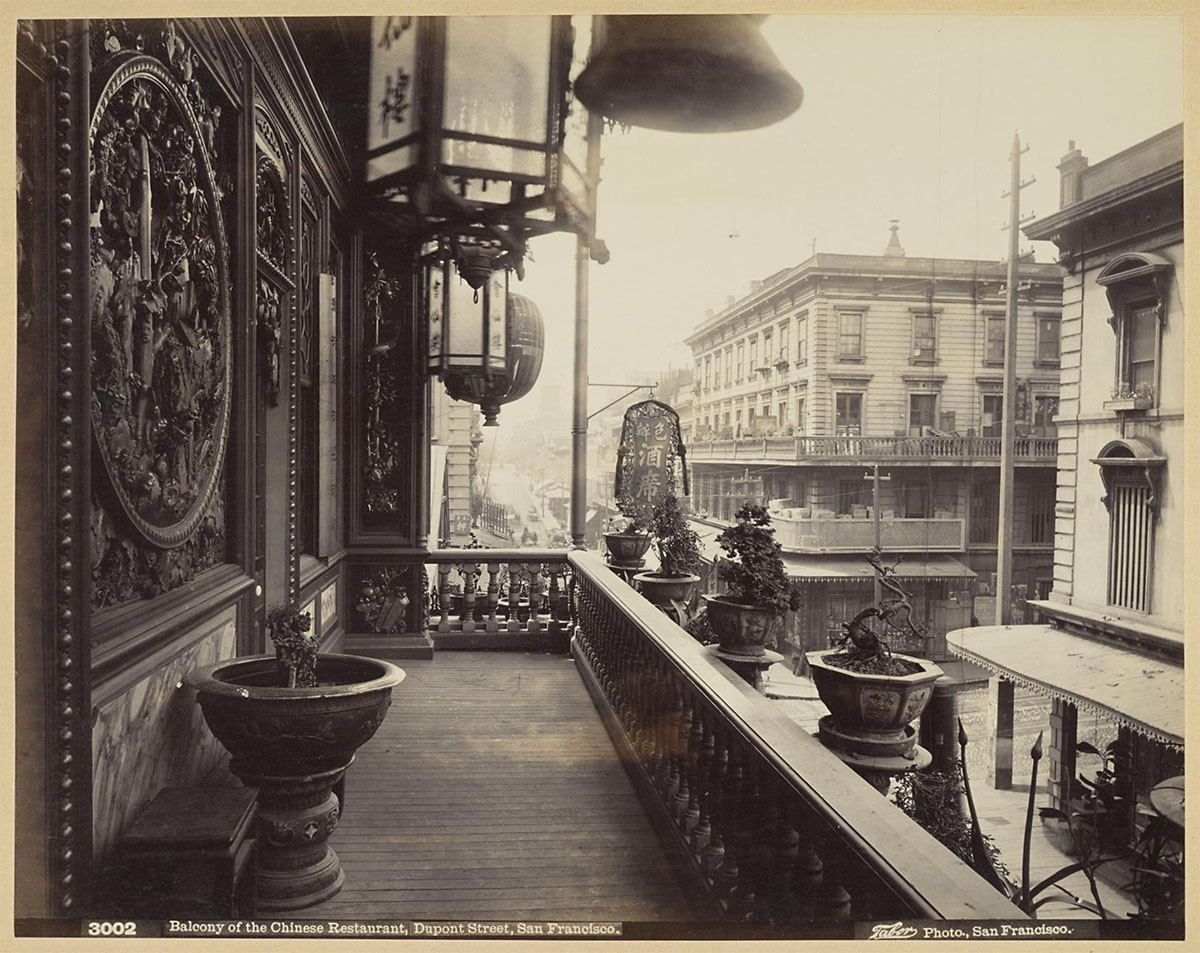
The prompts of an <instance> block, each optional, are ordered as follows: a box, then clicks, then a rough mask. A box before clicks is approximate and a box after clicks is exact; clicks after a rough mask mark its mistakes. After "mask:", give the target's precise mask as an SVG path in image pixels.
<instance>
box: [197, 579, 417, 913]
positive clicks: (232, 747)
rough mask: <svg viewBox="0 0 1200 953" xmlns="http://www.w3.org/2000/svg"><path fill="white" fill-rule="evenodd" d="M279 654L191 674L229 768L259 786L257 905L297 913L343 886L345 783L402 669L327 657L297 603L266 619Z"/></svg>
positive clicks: (280, 607)
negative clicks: (340, 831) (337, 837)
mask: <svg viewBox="0 0 1200 953" xmlns="http://www.w3.org/2000/svg"><path fill="white" fill-rule="evenodd" d="M267 624H268V626H269V630H270V636H271V640H272V642H273V643H274V645H275V654H274V655H257V656H251V657H246V658H234V659H227V660H225V661H223V662H217V663H215V664H213V665H208V666H205V667H203V668H199V669H193V670H192V671H191V672H189V673H188V675H187V682H188V684H189V685H190V686H191V687H192V688H194V689H195V690H196V693H197V697H198V700H199V702H200V708H201V711H202V712H203V713H204V720H205V722H206V723H207V724H208V727H209V730H210V731H211V732H212V733H213V735H214V736H215V737H216V739H217V740H218V741H219V742H221V744H222V745H223V746H224V747H225V749H226V750H227V751H228V752H229V753H230V755H231V756H232V757H231V761H230V769H231V770H232V771H233V773H234V774H235V775H237V776H238V778H240V779H241V781H242V783H243V784H246V785H247V786H250V787H256V788H258V804H259V813H258V908H259V910H260V911H283V910H295V909H299V908H302V907H308V906H311V905H313V904H315V903H320V902H321V901H323V900H326V899H328V898H329V897H331V896H333V895H334V894H335V893H337V892H338V890H340V889H341V887H342V882H343V879H344V877H343V874H342V868H341V864H340V863H339V861H338V859H337V855H336V854H335V853H334V852H333V850H332V848H330V847H329V845H328V843H327V841H328V839H329V835H330V834H332V833H333V830H334V828H335V827H336V826H337V821H338V817H339V815H340V813H341V804H342V798H341V796H340V793H337V792H340V790H341V784H342V780H343V776H344V775H345V772H346V769H347V768H348V767H349V766H350V762H351V761H352V760H353V759H354V753H355V751H357V750H358V748H359V746H360V745H362V744H364V743H365V742H367V741H368V740H369V739H370V738H371V736H372V735H373V734H375V731H376V729H377V728H378V727H379V725H380V724H381V723H382V721H383V718H384V715H385V714H386V713H387V710H388V706H389V705H390V704H391V698H392V689H393V688H394V687H395V686H396V685H398V684H399V683H400V682H401V681H402V680H403V678H404V672H403V671H402V670H401V669H399V668H397V667H396V666H395V665H392V664H391V663H389V662H384V661H381V660H378V659H371V658H362V657H360V656H355V655H333V654H319V652H318V648H319V647H318V643H317V640H316V639H315V638H314V637H313V636H312V635H311V634H309V627H310V624H311V619H310V618H309V616H308V614H307V613H304V612H301V611H300V609H299V608H298V607H297V606H296V605H295V603H288V604H285V605H276V606H272V607H271V608H270V609H269V611H268V613H267Z"/></svg>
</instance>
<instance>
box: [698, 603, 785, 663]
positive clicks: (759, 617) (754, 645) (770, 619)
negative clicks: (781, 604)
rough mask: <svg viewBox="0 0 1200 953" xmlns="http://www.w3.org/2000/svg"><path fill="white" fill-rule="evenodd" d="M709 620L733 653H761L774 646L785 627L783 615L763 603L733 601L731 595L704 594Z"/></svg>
mask: <svg viewBox="0 0 1200 953" xmlns="http://www.w3.org/2000/svg"><path fill="white" fill-rule="evenodd" d="M704 604H705V606H706V607H707V608H708V622H709V625H711V626H712V630H713V631H714V632H715V633H717V637H718V638H719V640H720V646H719V647H720V649H721V651H722V652H727V653H729V654H730V655H746V656H760V655H762V654H763V653H764V651H765V650H766V647H767V645H768V644H770V645H774V644H776V641H777V636H778V634H779V631H780V630H781V629H782V628H783V614H782V613H780V612H778V611H776V610H774V609H766V608H763V607H762V606H750V605H746V604H744V603H741V602H734V601H733V600H732V599H730V598H729V597H728V596H705V597H704Z"/></svg>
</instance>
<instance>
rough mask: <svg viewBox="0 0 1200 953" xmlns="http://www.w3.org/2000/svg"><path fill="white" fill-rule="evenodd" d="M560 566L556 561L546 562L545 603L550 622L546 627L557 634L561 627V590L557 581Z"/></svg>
mask: <svg viewBox="0 0 1200 953" xmlns="http://www.w3.org/2000/svg"><path fill="white" fill-rule="evenodd" d="M561 569H562V567H561V566H560V565H559V564H557V563H547V565H546V578H547V582H548V583H549V593H548V594H547V597H546V602H547V605H548V606H549V608H550V622H549V623H548V628H549V630H550V632H551V633H552V634H554V635H557V634H558V633H559V632H561V631H562V628H563V621H564V620H563V614H564V613H563V608H564V606H563V602H564V599H563V592H562V586H561V585H560V583H559V579H558V574H559V572H560V571H561Z"/></svg>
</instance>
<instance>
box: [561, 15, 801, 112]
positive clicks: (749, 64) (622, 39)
mask: <svg viewBox="0 0 1200 953" xmlns="http://www.w3.org/2000/svg"><path fill="white" fill-rule="evenodd" d="M765 19H766V17H765V16H764V15H760V14H740V13H739V14H715V15H709V14H703V15H686V14H684V15H672V16H659V15H649V16H645V15H643V16H636V15H634V16H603V17H600V18H599V20H600V21H601V29H600V31H599V32H598V36H599V37H600V42H599V45H598V47H597V48H596V49H595V51H594V52H593V54H592V58H591V60H590V61H589V63H588V65H587V68H586V69H585V70H584V71H583V72H582V73H581V74H580V75H579V78H578V80H577V81H576V84H575V94H576V95H577V96H578V97H579V99H580V101H581V102H583V103H584V105H586V106H587V107H588V108H589V109H592V110H595V111H596V112H598V113H600V114H602V115H604V116H606V117H607V118H609V119H614V120H616V121H618V122H622V123H625V124H627V125H630V126H645V127H647V128H649V129H662V130H666V131H668V132H737V131H740V130H744V129H758V128H761V127H762V126H769V125H771V124H772V123H775V122H778V121H779V120H781V119H784V118H785V117H787V116H790V115H791V114H792V113H793V112H795V111H796V110H797V109H798V108H799V107H800V102H801V100H802V99H803V98H804V90H802V89H801V88H800V84H799V83H797V82H796V80H795V79H793V78H792V76H791V75H790V74H789V73H788V72H787V70H785V69H784V68H783V65H782V64H781V63H780V62H779V59H778V58H777V57H776V56H775V54H774V53H773V52H772V51H771V48H770V47H769V46H768V45H767V41H766V40H765V39H764V38H763V36H762V33H760V32H759V26H760V24H761V23H762V21H763V20H765Z"/></svg>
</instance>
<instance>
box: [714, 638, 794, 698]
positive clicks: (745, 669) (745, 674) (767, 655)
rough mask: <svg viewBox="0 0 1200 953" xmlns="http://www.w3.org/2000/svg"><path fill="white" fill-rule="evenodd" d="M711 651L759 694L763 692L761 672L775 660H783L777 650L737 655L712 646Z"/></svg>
mask: <svg viewBox="0 0 1200 953" xmlns="http://www.w3.org/2000/svg"><path fill="white" fill-rule="evenodd" d="M712 653H713V655H715V656H716V657H717V658H719V659H720V660H721V661H722V662H724V663H725V664H726V665H728V666H729V667H730V668H731V669H733V670H734V671H735V672H737V673H738V675H740V676H741V677H742V678H743V679H744V680H745V681H747V682H749V683H750V684H751V685H753V686H754V689H755V691H757V692H759V693H760V694H765V689H764V687H763V672H765V671H766V670H767V669H769V668H770V667H771V666H772V665H774V664H775V663H776V662H782V661H783V656H782V655H780V654H779V653H778V652H772V651H771V650H770V649H763V650H762V654H761V655H737V654H735V653H733V652H725V651H722V650H721V649H719V648H717V647H715V646H713V647H712Z"/></svg>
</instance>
